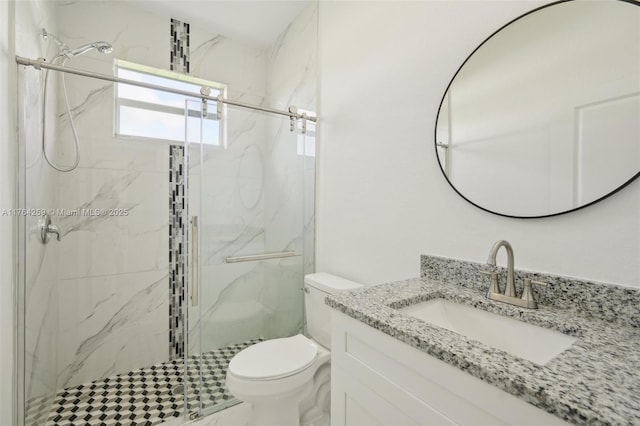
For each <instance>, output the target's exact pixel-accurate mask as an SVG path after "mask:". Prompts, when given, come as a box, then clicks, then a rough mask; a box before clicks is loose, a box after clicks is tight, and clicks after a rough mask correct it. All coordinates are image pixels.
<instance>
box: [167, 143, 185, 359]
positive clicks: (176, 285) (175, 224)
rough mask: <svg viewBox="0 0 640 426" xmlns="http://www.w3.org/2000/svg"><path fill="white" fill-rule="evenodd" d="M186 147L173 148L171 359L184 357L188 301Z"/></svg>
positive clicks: (171, 158)
mask: <svg viewBox="0 0 640 426" xmlns="http://www.w3.org/2000/svg"><path fill="white" fill-rule="evenodd" d="M184 173H185V170H184V147H182V146H178V145H170V146H169V359H170V360H174V359H180V358H182V357H183V356H184V350H185V336H184V330H185V326H186V324H185V323H184V321H186V315H185V314H186V303H185V301H184V294H185V285H186V283H185V281H186V271H185V268H186V266H187V253H186V251H187V250H186V249H187V234H186V226H185V223H184V218H183V211H184V209H185V185H184Z"/></svg>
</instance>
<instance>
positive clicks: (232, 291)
mask: <svg viewBox="0 0 640 426" xmlns="http://www.w3.org/2000/svg"><path fill="white" fill-rule="evenodd" d="M200 282H201V290H200V305H199V306H198V308H197V310H193V313H194V314H196V315H195V316H192V317H190V321H189V325H190V335H189V341H190V342H191V350H192V351H196V352H197V350H198V348H197V347H194V345H195V344H196V342H199V343H200V348H201V350H202V352H207V351H211V350H213V349H216V348H220V347H224V346H227V345H229V344H233V343H240V342H244V341H247V340H250V339H253V338H257V337H262V336H264V334H265V328H264V327H265V323H266V319H267V318H268V316H269V314H270V312H269V310H268V308H267V307H265V305H264V303H263V293H264V284H263V283H264V262H246V263H237V264H222V265H209V266H203V268H202V276H201V281H200ZM198 339H200V340H198Z"/></svg>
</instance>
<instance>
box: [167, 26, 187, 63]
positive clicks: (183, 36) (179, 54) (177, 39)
mask: <svg viewBox="0 0 640 426" xmlns="http://www.w3.org/2000/svg"><path fill="white" fill-rule="evenodd" d="M190 27H191V25H189V24H187V23H186V22H181V21H178V20H177V19H171V37H170V39H169V45H170V47H171V52H170V61H169V64H170V67H171V71H180V72H182V73H185V74H189V72H190V68H191V63H190V61H189V46H190V44H191V36H190V35H189V31H190V29H191V28H190Z"/></svg>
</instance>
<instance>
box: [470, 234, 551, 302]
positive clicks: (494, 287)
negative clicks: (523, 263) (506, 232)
mask: <svg viewBox="0 0 640 426" xmlns="http://www.w3.org/2000/svg"><path fill="white" fill-rule="evenodd" d="M500 247H504V248H505V250H506V251H507V286H506V287H505V289H504V293H502V291H501V290H500V284H499V283H498V272H497V269H496V257H497V255H498V250H500ZM487 265H488V266H489V268H487V269H488V270H483V271H480V272H482V273H483V274H488V275H490V276H491V285H490V286H489V290H488V291H487V298H489V299H491V300H496V301H498V302H504V303H509V304H511V305H516V306H520V307H523V308H530V309H537V308H538V302H537V301H536V299H535V298H534V296H533V291H532V290H531V286H532V284H535V285H540V286H546V285H547V283H544V282H542V281H534V280H531V279H529V278H525V280H524V288H523V290H522V296H521V297H518V296H517V295H516V286H515V278H514V276H515V273H514V266H513V265H514V259H513V247H511V244H509V242H508V241H505V240H500V241H496V243H495V244H494V245H493V247H491V251H490V252H489V258H488V259H487Z"/></svg>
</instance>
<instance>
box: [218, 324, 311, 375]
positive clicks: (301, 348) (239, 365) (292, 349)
mask: <svg viewBox="0 0 640 426" xmlns="http://www.w3.org/2000/svg"><path fill="white" fill-rule="evenodd" d="M317 353H318V346H317V345H316V344H315V343H314V342H313V341H311V340H309V339H307V338H306V337H305V336H303V335H302V334H298V335H295V336H292V337H285V338H282V339H271V340H267V341H265V342H260V343H256V344H255V345H253V346H249V347H248V348H246V349H243V350H242V351H240V352H238V354H237V355H236V356H234V357H233V359H232V360H231V362H230V363H229V372H230V373H231V374H233V375H234V376H236V377H239V378H243V379H249V380H269V379H278V378H283V377H287V376H291V375H294V374H296V373H298V372H300V371H302V370H304V369H306V368H307V367H308V366H309V365H310V364H311V363H313V361H314V360H315V358H316V354H317Z"/></svg>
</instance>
